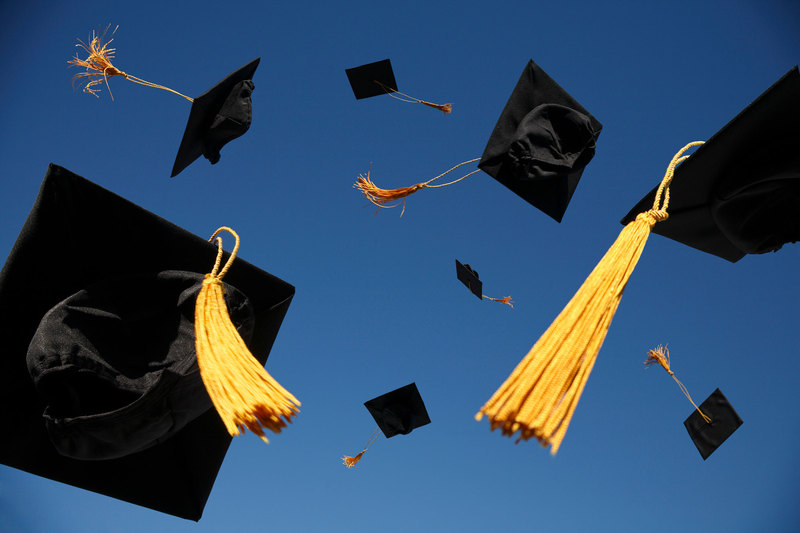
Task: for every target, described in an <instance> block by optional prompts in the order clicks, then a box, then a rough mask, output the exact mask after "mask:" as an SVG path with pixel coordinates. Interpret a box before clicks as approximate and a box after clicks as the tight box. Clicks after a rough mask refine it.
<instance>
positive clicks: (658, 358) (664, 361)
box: [644, 345, 672, 374]
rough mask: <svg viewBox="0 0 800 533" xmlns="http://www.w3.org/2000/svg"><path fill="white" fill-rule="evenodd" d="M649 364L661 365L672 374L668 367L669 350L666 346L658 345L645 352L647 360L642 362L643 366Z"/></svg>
mask: <svg viewBox="0 0 800 533" xmlns="http://www.w3.org/2000/svg"><path fill="white" fill-rule="evenodd" d="M650 365H661V367H662V368H663V369H664V370H666V371H667V372H669V373H670V374H672V370H670V368H669V350H668V349H667V347H666V346H662V345H659V346H657V347H656V349H655V350H650V351H648V352H647V360H646V361H645V362H644V366H650Z"/></svg>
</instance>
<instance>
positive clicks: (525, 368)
mask: <svg viewBox="0 0 800 533" xmlns="http://www.w3.org/2000/svg"><path fill="white" fill-rule="evenodd" d="M700 144H703V143H702V142H699V141H698V142H692V143H689V144H687V145H686V146H684V147H683V148H682V149H681V150H680V151H679V152H678V153H677V154H675V157H673V158H672V161H671V162H670V164H669V166H668V167H667V171H666V174H665V175H664V179H663V180H662V182H661V185H660V186H659V188H658V192H657V194H656V199H655V202H653V208H652V209H651V210H649V211H646V212H644V213H640V214H639V215H638V216H637V217H636V219H635V220H634V221H632V222H631V223H629V224H628V225H627V226H625V227H624V228H623V229H622V231H621V232H620V235H619V237H617V240H616V241H615V242H614V244H613V245H612V246H611V248H610V249H609V250H608V252H606V254H605V256H603V258H602V259H601V260H600V262H599V263H598V264H597V266H596V267H595V268H594V270H593V271H592V273H591V274H589V277H588V278H586V281H584V283H583V285H582V286H581V287H580V289H578V292H576V293H575V296H573V297H572V299H571V300H570V301H569V303H568V304H567V306H566V307H565V308H564V310H563V311H561V314H559V315H558V317H557V318H556V319H555V320H554V321H553V323H552V324H551V325H550V327H549V328H547V331H545V332H544V334H542V336H541V337H540V338H539V340H538V341H536V344H534V346H533V348H531V350H530V352H528V355H526V356H525V357H524V358H523V359H522V361H521V362H520V363H519V364H518V365H517V367H516V368H515V369H514V371H513V372H512V373H511V375H510V376H509V377H508V379H506V381H505V383H503V384H502V385H501V386H500V388H499V389H498V390H497V391H496V392H495V393H494V395H493V396H492V397H491V398H490V399H489V401H488V402H486V404H485V405H484V406H483V407H482V408H481V410H480V411H479V412H478V413H477V414H476V415H475V419H476V420H481V418H483V415H486V416H487V417H488V418H489V421H490V422H491V429H492V430H494V429H497V428H500V429H501V431H502V434H503V435H506V436H512V435H514V434H515V433H517V432H519V436H518V438H517V442H519V441H520V440H528V439H530V438H532V437H535V438H536V439H538V441H539V443H540V444H541V445H542V446H551V453H552V454H553V455H555V453H556V452H557V451H558V448H559V446H560V445H561V441H562V440H563V438H564V435H565V433H566V431H567V427H568V426H569V422H570V420H571V418H572V415H573V413H574V411H575V407H576V406H577V404H578V400H579V399H580V396H581V393H582V392H583V388H584V386H585V385H586V381H587V380H588V378H589V374H590V372H591V371H592V367H593V366H594V363H595V359H596V358H597V353H598V352H599V351H600V347H601V346H602V344H603V340H604V339H605V336H606V333H607V332H608V328H609V326H610V325H611V320H612V319H613V318H614V313H615V312H616V310H617V306H618V305H619V301H620V299H621V298H622V293H623V291H624V290H625V286H626V284H627V282H628V278H629V277H630V275H631V273H632V272H633V269H634V267H635V266H636V263H637V261H638V260H639V257H640V255H641V253H642V250H643V249H644V245H645V243H646V242H647V237H648V236H649V235H650V229H651V228H652V227H653V225H655V224H656V223H657V222H659V221H661V220H666V218H667V217H668V214H667V207H668V205H669V184H670V182H671V181H672V176H673V173H674V172H675V167H676V166H677V165H678V164H679V163H681V162H682V161H684V160H685V159H687V158H688V157H689V156H683V155H682V154H683V153H684V152H685V151H686V150H688V149H689V148H691V147H693V146H698V145H700ZM662 195H663V203H662Z"/></svg>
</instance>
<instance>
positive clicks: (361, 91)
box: [344, 59, 397, 100]
mask: <svg viewBox="0 0 800 533" xmlns="http://www.w3.org/2000/svg"><path fill="white" fill-rule="evenodd" d="M344 71H345V73H346V74H347V79H348V80H349V81H350V86H351V87H352V88H353V94H355V96H356V100H361V99H362V98H370V97H372V96H379V95H381V94H386V92H387V91H397V82H396V81H395V79H394V71H393V70H392V62H391V61H389V60H388V59H384V60H383V61H376V62H374V63H368V64H366V65H361V66H360V67H353V68H348V69H345V70H344Z"/></svg>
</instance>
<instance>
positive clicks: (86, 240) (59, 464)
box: [0, 165, 294, 520]
mask: <svg viewBox="0 0 800 533" xmlns="http://www.w3.org/2000/svg"><path fill="white" fill-rule="evenodd" d="M216 252H217V249H216V247H215V246H214V245H213V244H211V243H209V242H207V241H206V240H205V239H202V238H200V237H197V236H195V235H193V234H191V233H189V232H187V231H186V230H183V229H181V228H179V227H177V226H175V225H174V224H172V223H170V222H168V221H166V220H164V219H162V218H160V217H158V216H156V215H154V214H152V213H150V212H148V211H146V210H144V209H142V208H140V207H138V206H136V205H134V204H132V203H131V202H129V201H127V200H125V199H123V198H120V197H119V196H117V195H115V194H113V193H111V192H109V191H107V190H105V189H103V188H101V187H99V186H97V185H95V184H93V183H91V182H89V181H88V180H86V179H84V178H81V177H80V176H77V175H75V174H73V173H72V172H70V171H68V170H66V169H64V168H62V167H59V166H56V165H50V167H49V168H48V171H47V175H46V176H45V179H44V182H43V183H42V187H41V189H40V191H39V195H38V197H37V199H36V202H35V204H34V206H33V208H32V210H31V212H30V215H29V216H28V219H27V221H26V222H25V225H24V226H23V228H22V231H21V232H20V235H19V237H18V238H17V241H16V243H15V244H14V247H13V249H12V250H11V253H10V254H9V257H8V260H7V261H6V264H5V266H4V267H3V269H2V272H0V336H2V338H3V339H4V344H3V347H2V348H0V350H2V352H3V354H2V357H0V389H1V390H2V392H0V415H1V416H2V417H3V420H4V421H5V423H6V424H7V425H8V427H12V428H14V431H13V432H12V433H11V434H9V435H7V436H6V438H4V439H2V442H0V463H3V464H6V465H8V466H11V467H14V468H18V469H20V470H24V471H27V472H30V473H32V474H36V475H40V476H43V477H46V478H49V479H53V480H56V481H60V482H63V483H67V484H70V485H74V486H77V487H81V488H84V489H87V490H91V491H94V492H98V493H100V494H105V495H108V496H111V497H114V498H118V499H121V500H125V501H128V502H131V503H134V504H137V505H142V506H145V507H150V508H152V509H156V510H159V511H162V512H165V513H169V514H173V515H175V516H179V517H182V518H187V519H193V520H198V519H199V518H200V516H201V515H202V511H203V507H204V506H205V502H206V500H207V498H208V495H209V493H210V491H211V488H212V486H213V484H214V479H215V478H216V475H217V471H218V470H219V468H220V466H221V464H222V461H223V459H224V457H225V453H226V451H227V448H228V445H229V444H230V440H231V437H230V436H229V435H228V432H227V431H226V429H225V426H224V425H223V423H222V421H221V420H220V418H219V416H218V414H217V413H216V411H215V410H214V409H211V408H206V409H205V410H204V408H203V406H205V405H209V404H208V403H204V402H209V399H208V396H207V394H205V391H204V390H202V387H199V386H197V381H196V375H194V374H195V373H194V372H193V368H191V366H192V365H191V364H187V360H186V358H187V357H192V353H190V352H191V346H192V344H193V343H186V342H185V337H186V335H192V334H193V330H192V329H191V324H190V323H191V321H192V320H193V315H192V313H193V302H192V300H194V298H195V294H196V291H197V290H199V281H201V280H202V278H203V273H205V272H208V270H209V268H210V265H213V264H214V260H215V257H216ZM174 271H178V272H174ZM153 280H155V284H153V283H152V282H153ZM225 282H226V283H227V284H229V285H228V287H229V289H228V293H229V294H228V297H227V300H228V305H229V306H230V307H231V317H232V320H233V322H234V324H236V325H238V326H239V329H240V332H242V336H243V337H244V338H245V339H246V340H247V339H248V337H249V341H247V344H248V347H249V348H250V351H251V352H252V353H253V355H255V357H256V358H257V359H258V360H259V361H260V362H261V363H262V364H263V363H264V362H265V361H266V359H267V356H268V355H269V351H270V348H271V347H272V343H273V342H274V340H275V337H276V335H277V332H278V329H279V328H280V325H281V322H282V320H283V317H284V315H285V313H286V311H287V309H288V307H289V304H290V302H291V299H292V296H293V295H294V287H292V286H291V285H289V284H287V283H286V282H284V281H282V280H280V279H278V278H276V277H274V276H272V275H270V274H268V273H266V272H264V271H263V270H260V269H259V268H257V267H255V266H253V265H251V264H249V263H247V262H246V261H244V260H242V259H238V260H237V261H235V262H234V263H233V265H232V267H231V269H230V271H229V272H228V274H227V276H226V278H225ZM137 295H138V296H137ZM140 296H147V297H152V298H153V299H154V301H153V304H154V305H153V306H152V307H150V306H147V305H145V304H143V303H142V300H137V297H140ZM242 298H246V300H243V299H242ZM167 302H172V305H173V306H175V307H177V308H178V310H176V309H174V308H168V309H164V310H163V312H162V310H161V309H160V306H161V305H162V304H165V303H167ZM237 302H238V303H237ZM240 308H241V311H242V312H239V311H238V310H237V309H240ZM248 308H249V309H250V311H251V312H252V321H251V320H250V319H249V318H248V317H249V312H248ZM147 312H151V313H152V314H151V315H147ZM123 313H127V314H126V315H124V316H125V317H131V318H126V319H124V322H122V321H120V320H119V319H118V318H119V317H123ZM87 314H88V315H91V316H85V315H87ZM140 315H141V316H140ZM134 316H135V317H137V319H139V320H141V322H139V323H137V324H135V326H133V327H135V328H138V329H134V331H132V332H129V336H128V337H127V338H122V339H121V338H119V337H117V336H116V335H114V334H113V333H114V331H115V330H114V329H111V328H117V330H116V331H122V330H124V329H125V327H126V326H129V325H131V324H134V322H133V321H132V317H134ZM162 319H163V322H161V320H162ZM87 320H88V321H87ZM156 320H158V321H159V323H161V324H162V325H161V326H160V327H157V326H155V325H153V324H154V321H156ZM82 321H83V322H82ZM75 324H77V325H78V326H77V327H76V328H74V329H70V328H73V326H75ZM87 324H93V326H92V327H93V328H94V329H92V327H90V326H89V325H87ZM187 328H188V329H189V331H187V330H186V329H187ZM145 329H152V331H151V335H152V336H151V337H144V334H143V333H142V334H137V331H138V332H139V333H141V332H142V331H143V330H145ZM248 331H252V333H251V334H250V333H248ZM48 332H59V334H60V335H63V336H62V337H61V338H55V337H54V336H53V334H51V333H48ZM173 335H174V336H173ZM68 337H72V338H71V339H70V338H68ZM86 339H88V340H89V341H90V342H91V343H92V344H93V346H91V347H87V348H86V349H85V350H83V349H82V351H79V352H76V353H79V354H83V355H81V357H80V358H79V357H77V356H75V354H66V355H63V354H62V355H63V356H64V357H65V359H64V360H63V361H61V362H65V363H66V364H60V361H59V360H58V359H57V357H56V356H57V352H58V349H59V348H60V347H61V348H63V346H72V345H74V342H75V340H77V342H82V341H83V340H86ZM136 339H138V341H136ZM127 342H133V343H135V342H138V344H137V345H135V346H131V348H130V349H131V351H135V350H136V349H137V348H138V349H141V350H147V351H148V353H147V354H146V355H148V356H149V357H150V359H149V360H148V364H150V365H151V368H150V370H153V369H155V370H156V371H153V372H150V373H149V374H148V371H145V370H143V369H142V368H141V366H139V365H137V364H136V362H135V361H130V360H127V359H126V358H125V357H124V355H125V349H124V348H123V349H122V351H121V352H118V351H116V350H117V348H118V347H119V346H124V345H125V344H126V343H127ZM60 345H62V346H60ZM111 345H113V346H111ZM187 346H188V348H187ZM176 350H177V352H178V353H177V355H176ZM79 359H80V360H79ZM26 360H27V364H26ZM81 364H85V365H90V366H91V367H92V368H93V369H94V372H95V374H97V375H99V376H100V377H107V378H109V379H114V378H115V377H116V378H117V379H118V380H128V381H129V383H130V384H131V386H130V387H128V388H127V390H126V389H125V388H124V387H114V388H106V390H105V391H104V390H102V388H103V387H107V382H106V383H102V382H101V380H99V379H94V377H95V376H92V375H90V373H89V372H86V371H85V370H82V369H81V366H80V365H81ZM192 364H193V363H192ZM70 365H72V366H70ZM159 365H160V366H159ZM27 366H30V370H31V372H32V374H33V376H34V377H33V378H32V377H31V374H30V373H29V369H28V368H27ZM159 369H164V371H163V372H162V373H161V374H160V377H159V373H158V371H157V370H159ZM72 371H74V372H73V374H72V375H71V374H70V372H72ZM136 372H140V374H138V375H137V374H136ZM125 373H128V375H125ZM51 378H52V379H54V380H55V381H54V382H48V380H49V379H51ZM73 378H74V379H73ZM170 381H171V382H173V383H174V386H172V388H170ZM64 384H66V385H67V386H66V387H64V386H60V385H64ZM87 385H89V386H87ZM70 386H71V387H70ZM137 388H138V389H137ZM137 390H138V391H139V392H137ZM71 392H80V396H72V397H69V396H67V395H66V394H61V393H71ZM84 393H86V394H84ZM91 393H96V394H91ZM139 393H141V395H140V396H138V397H137V396H136V395H137V394H139ZM61 396H63V402H66V403H63V402H62V401H61V400H60V397H61ZM70 402H72V403H70ZM164 402H174V403H173V404H172V405H171V406H167V405H165V403H164ZM141 404H145V405H141ZM64 406H67V407H69V408H70V409H80V410H83V411H84V412H88V413H94V414H97V413H107V416H106V417H105V418H103V417H98V418H102V420H100V421H101V422H103V423H105V424H106V425H105V426H102V425H98V426H92V425H91V420H88V421H87V422H88V423H87V424H85V425H83V426H82V428H79V429H80V430H81V431H80V432H79V433H77V434H76V433H74V432H73V433H70V427H72V428H74V427H77V426H75V425H72V426H69V425H67V424H65V423H64V418H66V417H67V416H69V415H70V414H71V413H63V409H64ZM45 409H47V412H46V413H45V414H46V415H47V416H49V417H50V418H51V419H53V420H52V421H50V422H48V421H47V419H46V418H45V417H43V412H45ZM143 409H144V410H143ZM165 409H166V411H167V414H165V412H164V410H165ZM61 414H65V415H66V416H60V415H61ZM114 415H118V416H119V421H118V422H116V431H117V432H118V433H117V435H114V434H112V433H111V430H113V429H114V427H115V426H114V425H109V424H108V421H109V420H110V419H113V416H114ZM167 415H169V416H167ZM145 416H151V417H153V420H154V424H153V425H155V422H156V421H157V422H158V423H159V424H161V423H163V424H164V427H163V428H162V429H160V428H158V427H153V426H147V425H146V424H145V425H142V427H141V428H137V427H131V426H132V425H135V424H136V423H140V422H141V421H142V420H143V418H144V417H145ZM159 417H160V418H159ZM170 417H172V419H173V420H172V423H173V424H175V427H169V424H168V421H169V420H168V419H169V418H170ZM59 419H60V420H61V424H62V426H61V427H55V426H56V425H57V424H58V423H59V422H57V420H59ZM181 424H184V425H183V427H182V428H180V429H177V427H178V426H180V425H181ZM48 425H50V426H51V430H53V429H55V430H56V431H55V432H52V431H51V432H50V433H48ZM59 432H60V433H59ZM126 432H133V434H134V435H135V437H133V438H132V439H133V440H134V441H133V442H128V443H121V442H119V438H120V436H123V438H128V437H127V436H125V435H128V434H130V433H126ZM109 437H110V440H109ZM51 438H54V440H55V441H56V444H58V448H57V447H56V445H54V442H53V441H52V440H51ZM59 439H61V440H59ZM75 439H78V440H77V441H76V440H75ZM93 439H94V440H93ZM98 441H99V442H100V444H101V446H96V447H94V448H92V446H94V444H93V442H94V443H95V444H96V443H97V442H98ZM59 450H60V451H61V453H59ZM70 450H72V451H70ZM137 450H138V451H137ZM65 453H66V454H68V455H74V456H81V457H83V458H84V460H80V459H76V458H74V457H69V456H68V455H65ZM112 456H113V457H115V458H110V457H112ZM93 457H94V459H95V460H89V459H92V458H93Z"/></svg>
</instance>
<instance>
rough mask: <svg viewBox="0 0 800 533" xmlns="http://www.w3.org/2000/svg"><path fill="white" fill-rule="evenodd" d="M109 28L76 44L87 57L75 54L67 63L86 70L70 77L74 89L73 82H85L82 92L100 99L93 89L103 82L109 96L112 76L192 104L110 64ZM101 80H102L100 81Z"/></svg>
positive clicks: (111, 49)
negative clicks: (86, 40) (87, 41)
mask: <svg viewBox="0 0 800 533" xmlns="http://www.w3.org/2000/svg"><path fill="white" fill-rule="evenodd" d="M110 27H111V25H110V24H109V25H108V26H106V29H105V30H104V31H103V34H102V35H100V36H98V35H96V34H95V33H94V32H92V38H91V40H90V41H89V44H86V43H84V42H83V41H81V40H80V39H78V44H76V45H75V46H77V47H80V48H83V49H84V50H85V51H86V52H87V53H88V54H89V56H88V57H87V58H86V59H81V58H80V57H78V54H75V57H74V58H72V60H71V61H67V63H69V64H70V65H74V66H76V67H83V68H86V72H81V73H79V74H75V75H74V76H73V77H72V87H73V88H75V82H76V81H77V82H85V83H86V85H85V86H84V87H83V92H85V93H90V94H93V95H94V96H96V97H98V98H99V97H100V95H99V94H98V93H99V89H95V87H96V86H97V85H100V84H102V83H103V82H105V84H106V87H107V88H108V93H109V94H111V87H110V86H109V85H108V78H113V77H114V76H122V77H123V78H125V79H126V80H129V81H132V82H133V83H138V84H139V85H144V86H146V87H153V88H155V89H163V90H165V91H169V92H171V93H173V94H177V95H178V96H180V97H182V98H185V99H187V100H189V101H190V102H194V99H192V98H189V97H188V96H186V95H184V94H181V93H179V92H178V91H174V90H172V89H170V88H169V87H164V86H163V85H158V84H156V83H152V82H149V81H145V80H143V79H141V78H137V77H136V76H133V75H130V74H127V73H125V72H123V71H121V70H119V69H118V68H117V67H115V66H114V65H113V64H112V62H111V61H112V60H113V59H114V54H115V53H116V48H109V47H108V45H109V44H111V41H113V40H114V39H113V38H110V39H108V40H106V34H107V33H108V29H109V28H110ZM118 29H119V26H117V27H116V28H114V31H112V32H111V35H114V33H115V32H116V31H117V30H118ZM101 78H102V79H101ZM111 99H112V100H113V99H114V95H113V94H111Z"/></svg>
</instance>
